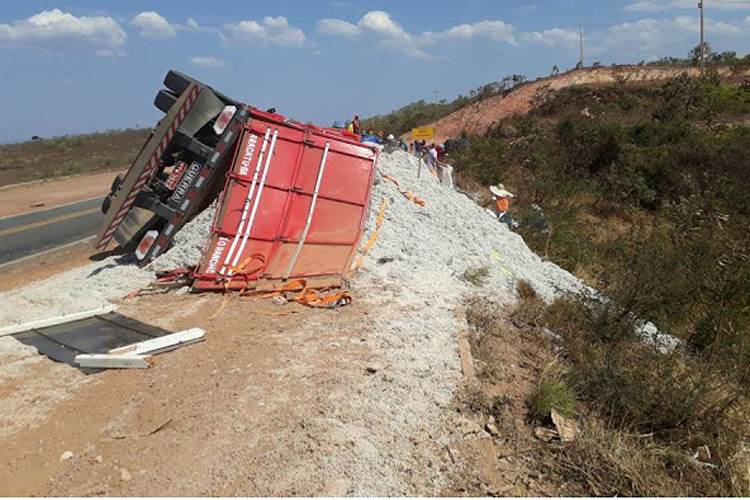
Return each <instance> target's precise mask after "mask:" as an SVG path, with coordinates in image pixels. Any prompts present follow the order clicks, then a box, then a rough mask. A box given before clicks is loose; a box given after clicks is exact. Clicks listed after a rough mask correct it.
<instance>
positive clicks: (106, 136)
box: [0, 129, 151, 186]
mask: <svg viewBox="0 0 750 500" xmlns="http://www.w3.org/2000/svg"><path fill="white" fill-rule="evenodd" d="M150 132H151V130H150V129H128V130H115V131H111V132H106V133H98V134H86V135H75V136H63V137H54V138H51V139H42V140H36V141H27V142H21V143H17V144H3V145H0V186H5V185H8V184H15V183H19V182H26V181H33V180H38V179H48V178H53V177H61V176H67V175H79V174H88V173H94V172H101V171H107V170H123V169H125V168H127V167H129V166H130V163H131V162H132V161H133V159H134V158H135V156H136V155H137V154H138V151H140V148H141V146H142V145H143V143H144V142H145V140H146V138H147V137H148V135H149V134H150Z"/></svg>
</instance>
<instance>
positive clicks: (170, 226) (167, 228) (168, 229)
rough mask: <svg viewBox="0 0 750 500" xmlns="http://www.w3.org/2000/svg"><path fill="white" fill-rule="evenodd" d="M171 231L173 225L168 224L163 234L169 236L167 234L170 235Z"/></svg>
mask: <svg viewBox="0 0 750 500" xmlns="http://www.w3.org/2000/svg"><path fill="white" fill-rule="evenodd" d="M172 229H174V224H169V225H168V226H167V227H166V228H165V229H164V234H166V235H167V236H169V233H171V232H172Z"/></svg>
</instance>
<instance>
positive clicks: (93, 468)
mask: <svg viewBox="0 0 750 500" xmlns="http://www.w3.org/2000/svg"><path fill="white" fill-rule="evenodd" d="M89 254H90V252H85V251H84V250H83V249H64V250H61V251H59V252H57V253H54V252H53V253H51V254H50V255H48V256H43V257H40V259H41V261H40V262H35V263H28V264H27V265H24V266H18V268H16V269H4V270H1V271H0V283H1V284H2V285H3V288H5V289H7V288H10V287H11V286H13V285H14V284H22V283H24V282H25V281H29V280H31V279H39V278H43V277H45V276H46V274H47V271H46V270H48V269H49V266H47V265H45V264H44V261H45V260H52V261H55V262H57V264H58V265H59V266H61V267H65V268H70V267H73V266H77V265H83V264H85V263H87V262H88V259H87V258H86V257H82V255H89ZM23 269H32V270H34V271H33V273H32V274H28V273H26V274H25V273H24V272H23ZM361 299H362V298H360V297H355V302H354V303H353V304H352V305H351V306H347V307H345V308H340V309H336V310H332V311H321V310H313V309H309V308H304V307H301V306H298V305H296V304H286V305H283V306H277V305H273V304H272V303H270V302H269V301H263V300H260V299H253V298H234V299H232V300H231V302H229V304H228V306H227V307H226V309H224V311H223V312H222V313H221V314H218V315H217V311H218V310H219V308H220V307H221V306H222V304H224V302H225V300H226V297H225V296H223V295H220V294H204V295H192V294H182V295H178V294H170V295H155V296H142V297H136V298H135V299H130V300H128V301H122V302H121V304H120V306H119V312H120V313H122V314H125V315H131V316H134V317H136V318H138V319H140V320H142V321H145V322H149V323H152V324H155V325H157V326H161V327H164V328H168V329H173V330H175V331H177V330H181V329H186V328H191V327H201V328H205V329H206V331H207V335H206V340H205V341H204V342H201V343H198V344H195V345H191V346H187V347H184V348H182V349H179V350H177V351H173V352H169V353H165V354H161V355H158V356H156V357H155V365H154V367H153V368H151V369H148V370H120V371H118V370H109V371H103V372H100V373H97V374H93V375H83V374H82V373H81V372H79V371H78V370H76V369H73V368H71V367H69V366H67V365H62V364H60V363H55V362H52V361H50V360H48V359H47V358H44V357H43V356H40V355H38V354H37V353H36V352H35V351H34V350H33V349H31V348H28V347H26V346H22V345H21V344H18V343H17V342H15V340H12V339H9V338H5V339H0V355H1V356H2V358H3V360H4V364H5V366H4V369H3V370H1V371H0V443H2V451H0V485H2V487H0V494H2V495H11V496H39V495H47V496H49V495H52V496H91V495H108V496H132V495H136V496H176V495H179V496H194V495H222V496H223V495H226V496H234V495H241V496H250V495H253V496H254V495H326V496H342V495H358V494H361V493H362V492H363V491H365V492H366V491H385V487H384V488H383V489H380V485H379V483H380V482H383V484H385V483H388V484H391V483H394V484H408V485H409V486H408V487H406V488H404V489H402V490H400V492H401V493H402V494H405V495H426V494H436V493H438V494H448V495H468V496H475V495H482V496H484V495H550V494H554V491H555V489H554V478H553V477H550V476H549V475H546V474H545V473H544V472H542V471H543V467H542V466H540V465H539V464H538V462H537V458H536V457H537V451H538V449H539V446H540V443H538V442H537V441H536V440H535V439H534V438H533V429H532V427H531V426H529V425H528V424H527V423H526V422H525V421H524V415H525V407H524V398H525V394H526V393H527V392H528V390H529V388H530V387H531V385H532V384H533V381H534V380H535V378H536V375H537V373H538V372H539V370H540V369H541V366H543V364H544V363H545V362H546V361H547V360H548V359H549V358H550V352H551V351H550V350H549V346H548V345H547V344H544V343H543V342H540V341H539V339H538V338H536V337H533V336H531V337H530V336H529V334H528V333H524V332H522V331H520V330H518V329H516V328H515V327H514V326H513V325H512V324H510V323H508V328H507V332H506V333H507V335H505V334H504V335H502V336H498V337H496V338H492V339H490V341H489V342H486V343H485V344H484V345H483V349H484V350H485V351H484V352H483V354H482V356H483V357H485V358H486V356H490V357H491V358H492V359H497V360H498V362H497V363H496V364H495V365H494V366H493V367H491V368H489V369H488V367H487V366H486V364H485V363H483V362H482V361H481V360H476V359H475V361H476V364H472V362H471V357H470V356H469V365H468V366H469V367H470V368H468V369H469V370H470V371H475V372H476V376H471V374H469V375H470V376H469V377H465V378H464V386H463V387H462V388H457V395H456V401H455V403H454V404H453V405H451V406H449V407H445V408H443V409H442V411H443V412H444V414H445V417H446V419H445V420H446V423H447V425H446V426H445V428H433V429H427V430H425V431H424V432H423V431H419V432H417V431H415V432H414V433H413V434H409V435H393V436H390V437H388V439H386V440H385V442H384V441H383V436H375V435H371V434H370V433H371V432H373V433H374V432H377V431H376V430H375V429H373V428H371V427H370V422H373V421H378V420H377V419H378V418H389V417H388V416H389V415H391V414H392V411H393V410H392V409H390V408H386V407H383V408H382V409H377V410H376V411H378V412H380V411H382V414H383V415H381V416H375V417H373V416H372V415H368V414H365V413H364V412H363V411H362V409H363V408H371V407H369V406H366V405H365V404H363V403H362V402H361V400H370V401H372V400H373V399H374V400H378V399H379V395H378V394H379V393H380V392H381V391H388V390H389V387H388V386H389V385H391V384H394V383H398V380H397V379H398V376H399V374H398V373H396V372H392V371H391V370H390V369H389V366H387V365H383V363H382V360H379V359H377V358H376V357H375V356H374V355H373V353H374V352H375V351H376V350H377V349H373V347H376V344H377V342H378V340H377V337H376V336H375V335H374V334H373V331H372V328H373V324H374V322H373V320H374V319H375V317H376V316H377V314H378V311H377V310H372V308H371V307H369V306H368V304H367V301H366V300H361ZM459 314H460V312H459ZM457 338H458V336H457ZM488 349H489V350H490V351H489V352H488V351H487V350H488ZM474 350H476V349H474ZM465 354H466V353H464V355H465ZM474 366H476V368H472V367H474ZM488 370H489V372H491V376H489V377H488V376H487V373H488ZM477 394H481V395H482V396H481V397H482V398H484V399H488V400H491V399H492V398H500V399H503V401H506V403H505V405H504V407H503V408H502V409H501V410H499V411H500V413H498V414H497V415H498V419H497V420H494V421H491V420H490V419H489V417H488V415H487V413H486V412H483V411H479V410H477V408H476V406H475V405H472V401H474V400H475V399H476V398H477V397H480V396H477ZM425 397H429V395H425ZM385 400H387V398H383V401H385ZM376 408H377V407H376ZM368 411H372V410H371V409H370V410H368ZM373 418H374V420H373ZM488 423H491V424H493V425H494V426H495V427H494V428H493V427H488V426H487V424H488ZM494 429H496V431H493V430H494ZM440 437H446V439H447V442H448V444H447V445H445V444H439V443H441V442H445V441H444V440H443V441H441V439H439V438H440ZM388 440H392V442H393V446H390V445H388ZM399 442H401V443H403V442H406V443H412V444H411V445H410V446H411V448H407V450H409V451H407V452H406V453H404V448H403V447H400V446H397V445H396V444H397V443H399ZM66 452H70V453H72V457H70V458H67V459H64V460H63V459H62V457H63V456H64V455H65V456H67V455H69V454H68V453H66ZM427 456H432V457H438V458H437V459H436V460H433V459H429V460H425V458H424V457H427ZM384 462H385V463H388V464H389V466H388V467H389V470H391V469H392V471H391V472H392V474H393V475H394V476H396V477H395V478H394V477H389V476H381V475H379V472H378V471H379V470H380V469H379V466H380V465H382V464H383V463H384ZM367 463H372V464H375V465H377V466H378V467H373V470H367V469H366V468H363V465H364V464H367ZM436 477H443V478H444V479H445V480H444V481H443V482H442V483H440V484H436V483H435V482H434V481H435V478H436ZM362 478H366V481H370V482H371V483H372V484H362V481H363V479H362ZM399 482H400V483H399Z"/></svg>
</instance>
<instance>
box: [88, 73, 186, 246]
mask: <svg viewBox="0 0 750 500" xmlns="http://www.w3.org/2000/svg"><path fill="white" fill-rule="evenodd" d="M199 90H200V87H198V86H197V85H195V86H194V87H193V90H192V91H191V92H190V94H189V95H188V97H187V99H186V100H185V102H184V103H183V104H182V107H181V108H180V112H179V113H177V116H175V118H174V120H172V123H171V124H170V126H169V128H168V129H167V133H166V134H165V135H164V137H163V138H162V140H161V142H160V143H159V145H158V146H157V147H156V149H155V150H154V154H152V155H151V158H149V160H148V164H147V165H146V168H145V169H144V170H143V173H141V175H140V176H138V179H137V180H136V181H135V184H133V187H132V188H131V189H130V192H129V193H128V196H127V198H125V201H124V202H123V204H122V207H121V208H120V210H118V211H117V214H116V215H115V218H114V219H113V220H112V222H111V223H110V225H109V227H108V228H107V230H106V231H105V232H104V234H103V235H102V239H101V240H100V241H99V243H98V244H97V245H96V248H97V249H99V250H103V249H104V248H105V247H106V246H107V245H108V244H109V242H110V241H112V237H113V236H114V235H115V232H116V231H117V228H118V227H120V224H121V223H122V221H123V220H124V219H125V216H126V215H128V211H130V208H131V207H132V206H133V203H135V199H136V198H137V197H138V193H139V192H140V191H141V189H142V188H143V186H144V185H145V184H146V182H147V181H148V180H149V178H150V177H151V174H152V173H153V171H154V169H155V168H156V166H157V165H158V164H159V159H160V158H161V155H162V154H163V153H164V150H165V149H166V148H167V146H168V145H169V142H170V141H171V140H172V137H174V134H175V131H176V130H177V128H178V127H179V126H180V125H181V124H182V121H183V120H184V119H185V115H187V112H188V110H189V109H190V107H191V106H192V105H193V103H194V102H195V98H196V97H197V96H198V91H199Z"/></svg>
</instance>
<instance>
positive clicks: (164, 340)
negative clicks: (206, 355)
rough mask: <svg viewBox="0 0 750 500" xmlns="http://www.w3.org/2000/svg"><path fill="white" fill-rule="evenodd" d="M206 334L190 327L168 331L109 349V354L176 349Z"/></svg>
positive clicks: (144, 352)
mask: <svg viewBox="0 0 750 500" xmlns="http://www.w3.org/2000/svg"><path fill="white" fill-rule="evenodd" d="M205 334H206V330H204V329H202V328H190V329H189V330H183V331H181V332H176V333H170V334H169V335H163V336H161V337H156V338H154V339H149V340H144V341H143V342H137V343H135V344H130V345H126V346H122V347H117V348H115V349H110V350H109V354H111V355H125V354H127V355H140V354H146V353H148V352H154V351H160V350H163V349H167V348H174V349H177V348H178V347H181V346H182V345H183V344H187V343H193V342H196V341H198V340H199V339H202V338H203V336H204V335H205Z"/></svg>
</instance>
